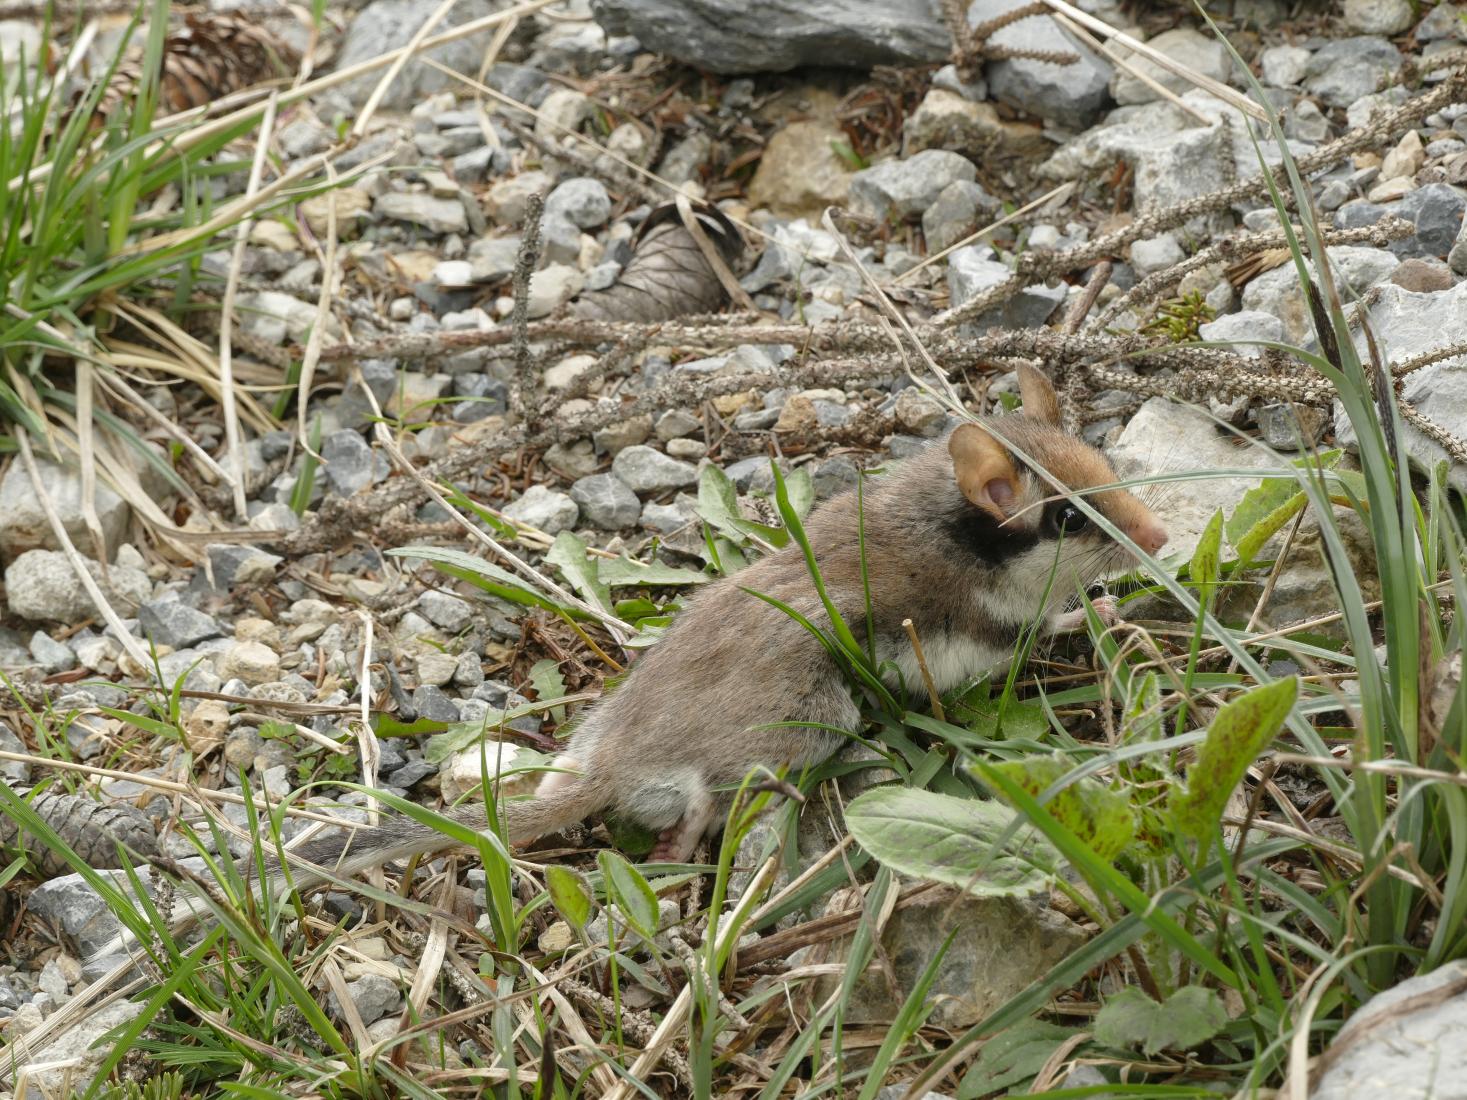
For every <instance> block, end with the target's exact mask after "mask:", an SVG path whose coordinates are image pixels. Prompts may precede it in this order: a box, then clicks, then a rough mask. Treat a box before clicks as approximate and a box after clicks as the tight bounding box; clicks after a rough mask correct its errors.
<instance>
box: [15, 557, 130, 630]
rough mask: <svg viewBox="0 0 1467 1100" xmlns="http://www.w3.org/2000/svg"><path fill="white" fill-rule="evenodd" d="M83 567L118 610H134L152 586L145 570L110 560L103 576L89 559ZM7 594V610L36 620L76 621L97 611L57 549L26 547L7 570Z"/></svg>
mask: <svg viewBox="0 0 1467 1100" xmlns="http://www.w3.org/2000/svg"><path fill="white" fill-rule="evenodd" d="M83 560H85V561H86V568H87V572H89V573H90V574H91V575H92V579H93V580H95V581H96V582H97V585H98V587H99V588H100V589H101V590H102V594H103V595H104V596H105V597H106V598H107V601H108V602H109V603H110V604H111V605H112V606H113V607H114V608H115V609H116V610H117V611H118V612H119V613H121V614H123V615H130V614H132V613H133V612H134V611H135V610H136V609H137V607H138V605H139V604H141V603H142V602H143V601H144V600H146V599H147V598H148V596H149V595H150V594H151V592H152V590H153V583H152V581H150V580H149V579H148V575H147V573H145V572H143V571H142V570H141V569H134V568H132V567H130V566H125V565H113V566H111V567H110V568H109V569H108V571H107V577H106V578H105V579H104V577H103V575H102V568H101V566H99V565H98V564H97V563H96V562H94V561H91V560H90V559H83ZM5 598H6V601H7V602H8V604H9V606H10V613H11V614H12V615H18V616H20V617H21V618H22V619H30V620H32V621H35V622H63V623H79V622H81V621H82V620H83V619H89V618H93V617H95V616H97V615H98V611H97V608H96V607H95V606H94V605H93V603H92V599H91V597H90V596H88V595H87V591H86V589H85V588H83V587H82V583H81V581H80V580H79V579H78V578H77V575H76V572H75V571H74V570H73V569H72V568H71V563H70V562H69V561H67V560H66V555H65V554H63V553H62V552H61V551H59V550H27V551H26V552H25V553H24V554H21V555H20V557H18V558H16V559H15V560H14V561H12V562H11V563H10V565H9V566H8V567H7V568H6V570H5Z"/></svg>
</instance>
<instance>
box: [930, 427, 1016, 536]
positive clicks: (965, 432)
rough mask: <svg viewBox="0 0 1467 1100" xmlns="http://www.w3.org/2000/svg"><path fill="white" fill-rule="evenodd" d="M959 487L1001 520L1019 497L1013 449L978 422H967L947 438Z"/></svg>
mask: <svg viewBox="0 0 1467 1100" xmlns="http://www.w3.org/2000/svg"><path fill="white" fill-rule="evenodd" d="M947 451H948V454H950V455H952V459H953V474H954V475H955V476H956V477H957V482H958V488H959V489H960V490H962V493H963V496H965V497H967V498H968V500H969V501H971V502H972V503H973V504H976V505H977V506H978V507H979V508H982V509H983V510H984V511H985V512H987V513H988V514H989V515H991V516H992V517H993V518H994V519H996V520H998V521H999V522H1000V523H1002V522H1004V521H1005V520H1007V519H1008V518H1009V516H1010V515H1011V514H1012V510H1013V508H1014V506H1015V505H1016V504H1017V502H1018V499H1019V475H1018V474H1017V473H1016V472H1015V471H1014V461H1013V459H1012V458H1010V457H1009V452H1008V451H1007V450H1006V449H1005V448H1004V445H1003V444H1002V443H1001V442H999V441H998V439H996V438H995V437H993V436H992V435H990V434H989V433H988V432H986V431H984V430H983V429H982V428H980V427H979V426H978V425H977V424H964V425H962V426H961V427H959V428H958V429H957V431H955V432H953V434H952V438H950V439H949V440H948V442H947Z"/></svg>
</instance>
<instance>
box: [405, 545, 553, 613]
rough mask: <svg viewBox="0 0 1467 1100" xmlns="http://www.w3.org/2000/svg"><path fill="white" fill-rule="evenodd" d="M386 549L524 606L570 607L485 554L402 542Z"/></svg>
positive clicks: (551, 609)
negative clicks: (479, 555)
mask: <svg viewBox="0 0 1467 1100" xmlns="http://www.w3.org/2000/svg"><path fill="white" fill-rule="evenodd" d="M387 553H388V554H389V555H390V556H393V557H399V558H417V559H420V560H422V561H426V562H428V563H429V564H431V565H432V566H433V567H434V568H436V569H437V570H439V571H440V572H442V573H447V574H448V575H449V576H450V577H455V578H457V579H458V580H461V581H466V582H468V583H469V584H472V585H473V586H474V587H475V588H478V589H480V590H481V591H484V592H487V593H489V594H490V595H491V596H498V597H499V598H500V599H503V600H508V601H509V602H510V603H514V604H519V605H520V606H521V607H539V608H543V609H544V610H546V611H559V612H562V613H566V612H568V611H569V609H568V608H566V607H564V606H562V605H561V604H560V603H559V602H558V601H556V600H552V599H551V598H550V597H548V596H545V595H543V594H542V593H539V592H536V591H535V590H534V589H533V588H530V587H529V586H528V585H527V584H526V583H525V582H524V581H522V580H520V579H519V578H518V577H516V576H515V575H514V574H513V573H511V572H509V571H508V570H507V569H502V568H500V567H499V566H497V565H495V564H494V563H493V562H488V561H485V560H484V559H482V558H476V557H474V555H473V554H466V553H464V552H463V551H462V550H453V549H450V548H448V547H443V546H403V547H399V548H398V549H396V550H389V551H387Z"/></svg>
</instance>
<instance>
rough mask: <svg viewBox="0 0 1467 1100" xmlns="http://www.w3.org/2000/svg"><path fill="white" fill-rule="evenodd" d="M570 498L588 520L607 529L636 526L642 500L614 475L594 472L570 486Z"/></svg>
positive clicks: (614, 529) (622, 528)
mask: <svg viewBox="0 0 1467 1100" xmlns="http://www.w3.org/2000/svg"><path fill="white" fill-rule="evenodd" d="M570 495H571V499H572V500H573V501H575V502H576V504H577V505H578V506H579V507H580V509H581V516H582V518H584V519H585V520H586V521H587V522H588V523H591V524H594V525H595V526H597V527H600V528H601V529H602V530H604V531H624V530H626V529H627V528H629V527H635V526H636V525H637V519H638V518H639V517H640V516H641V514H642V502H641V501H639V500H638V499H637V494H636V493H634V492H632V491H631V490H630V489H628V488H627V486H626V484H625V483H624V482H622V481H621V480H620V479H619V478H618V477H617V476H616V475H615V474H591V475H590V476H588V477H583V478H581V479H580V480H578V481H577V482H576V483H575V484H574V485H572V486H571V491H570Z"/></svg>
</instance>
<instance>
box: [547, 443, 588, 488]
mask: <svg viewBox="0 0 1467 1100" xmlns="http://www.w3.org/2000/svg"><path fill="white" fill-rule="evenodd" d="M545 464H546V465H547V466H549V467H550V468H551V469H552V470H554V471H555V472H556V473H557V474H560V475H561V476H562V477H566V478H570V479H571V480H575V479H576V478H582V477H586V476H588V475H590V474H593V473H595V472H596V466H597V462H596V451H595V449H594V448H593V447H592V446H591V441H590V440H589V439H573V440H571V441H570V442H569V443H556V444H554V445H553V446H551V447H549V448H547V449H546V451H545Z"/></svg>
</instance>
